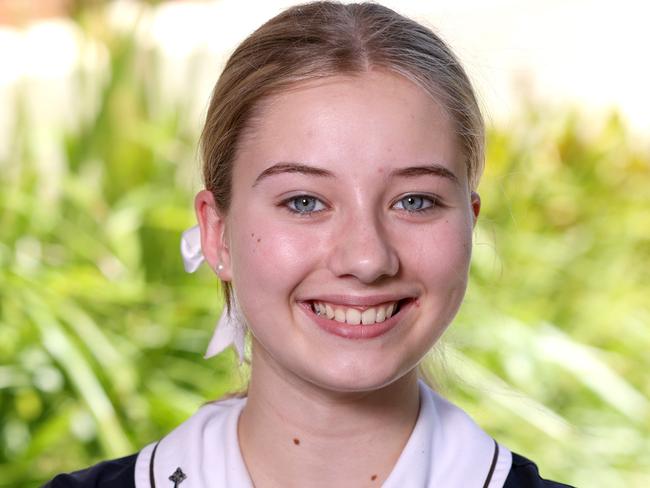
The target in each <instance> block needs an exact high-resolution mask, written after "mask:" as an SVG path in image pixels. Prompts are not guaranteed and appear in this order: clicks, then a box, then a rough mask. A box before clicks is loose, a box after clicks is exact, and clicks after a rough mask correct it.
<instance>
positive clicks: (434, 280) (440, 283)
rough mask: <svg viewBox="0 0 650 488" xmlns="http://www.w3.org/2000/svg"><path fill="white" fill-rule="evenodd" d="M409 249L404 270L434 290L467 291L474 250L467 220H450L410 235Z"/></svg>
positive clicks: (403, 256) (406, 244)
mask: <svg viewBox="0 0 650 488" xmlns="http://www.w3.org/2000/svg"><path fill="white" fill-rule="evenodd" d="M407 235H408V236H409V237H408V243H407V242H404V243H402V244H401V247H402V248H404V249H410V252H408V253H402V259H403V260H404V269H405V271H406V272H407V273H415V274H417V275H419V276H418V278H419V279H421V280H422V281H424V283H425V284H426V285H428V286H431V287H433V288H435V289H438V290H441V289H448V291H449V292H450V293H453V294H456V293H457V292H458V288H459V287H461V288H462V291H463V292H464V289H465V286H466V283H467V274H468V270H469V262H470V258H471V249H472V228H471V225H470V224H468V223H467V222H465V220H464V219H457V220H454V219H448V220H443V221H441V222H439V223H438V224H437V225H435V226H433V227H430V228H423V229H422V231H421V232H416V233H413V232H411V233H410V234H407Z"/></svg>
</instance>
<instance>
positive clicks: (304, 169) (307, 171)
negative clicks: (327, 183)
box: [253, 163, 334, 186]
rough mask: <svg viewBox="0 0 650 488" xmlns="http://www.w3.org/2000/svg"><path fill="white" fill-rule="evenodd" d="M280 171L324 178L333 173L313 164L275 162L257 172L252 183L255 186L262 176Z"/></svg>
mask: <svg viewBox="0 0 650 488" xmlns="http://www.w3.org/2000/svg"><path fill="white" fill-rule="evenodd" d="M281 173H300V174H303V175H311V176H319V177H326V178H333V177H334V173H332V172H331V171H328V170H326V169H323V168H316V167H314V166H309V165H307V164H302V163H277V164H274V165H273V166H270V167H268V168H266V169H265V170H264V171H262V172H261V173H260V174H259V176H258V177H257V178H255V182H254V183H253V186H257V184H258V183H259V182H260V181H262V180H263V179H264V178H268V177H269V176H272V175H277V174H281Z"/></svg>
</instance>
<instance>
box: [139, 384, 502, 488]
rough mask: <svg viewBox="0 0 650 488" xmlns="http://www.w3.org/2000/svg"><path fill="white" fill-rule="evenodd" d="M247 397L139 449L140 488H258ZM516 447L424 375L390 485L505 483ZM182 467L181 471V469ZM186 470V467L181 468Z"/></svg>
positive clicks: (204, 410) (454, 487)
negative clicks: (242, 427) (244, 450)
mask: <svg viewBox="0 0 650 488" xmlns="http://www.w3.org/2000/svg"><path fill="white" fill-rule="evenodd" d="M245 404H246V398H233V399H228V400H223V401H220V402H215V403H211V404H208V405H204V406H203V407H201V408H200V409H199V410H198V411H197V412H196V413H195V414H194V415H192V417H190V418H189V419H188V420H186V421H185V422H183V423H182V424H181V425H180V426H178V427H177V428H176V429H174V430H173V431H172V432H171V433H169V434H168V435H167V436H165V437H164V438H163V439H162V440H160V442H157V443H152V444H150V445H148V446H147V447H145V448H144V449H143V450H142V451H140V453H139V454H138V458H137V461H136V465H135V486H136V488H151V487H154V486H155V487H156V488H167V487H169V488H172V487H174V486H175V485H174V481H172V480H170V476H172V475H173V474H174V473H175V472H176V473H177V479H180V478H183V479H182V481H180V482H179V483H178V488H222V487H223V488H253V483H252V481H251V479H250V476H249V475H248V471H247V470H246V465H245V464H244V460H243V458H242V455H241V451H240V449H239V442H238V438H237V422H238V420H239V414H240V413H241V411H242V409H243V408H244V405H245ZM511 464H512V454H511V453H510V451H509V450H508V449H506V448H505V447H503V446H501V445H499V444H497V443H496V442H495V441H494V440H493V439H492V438H491V437H490V436H489V435H487V434H486V433H485V432H484V431H483V430H481V428H480V427H478V426H477V425H476V424H475V423H474V421H473V420H472V419H471V418H470V417H469V416H468V415H467V414H466V413H465V412H463V411H462V410H461V409H460V408H458V407H456V406H455V405H453V404H451V403H450V402H448V401H447V400H445V399H444V398H442V397H441V396H440V395H438V394H437V393H436V392H434V391H433V390H431V389H430V388H429V387H428V386H427V385H425V384H424V383H423V382H420V413H419V415H418V419H417V421H416V423H415V427H414V429H413V432H412V433H411V436H410V437H409V439H408V441H407V443H406V446H405V447H404V450H403V451H402V454H401V455H400V457H399V459H398V460H397V463H396V464H395V466H394V468H393V470H392V471H391V473H390V475H389V476H388V478H387V479H386V481H385V482H384V484H383V485H382V487H383V488H429V487H431V488H433V487H445V488H474V487H476V488H497V487H502V486H503V484H504V482H505V480H506V478H507V476H508V472H509V471H510V467H511ZM177 470H178V471H177ZM181 471H182V474H181Z"/></svg>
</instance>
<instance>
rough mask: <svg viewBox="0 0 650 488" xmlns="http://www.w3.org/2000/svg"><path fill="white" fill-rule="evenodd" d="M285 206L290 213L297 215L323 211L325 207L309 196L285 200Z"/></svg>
mask: <svg viewBox="0 0 650 488" xmlns="http://www.w3.org/2000/svg"><path fill="white" fill-rule="evenodd" d="M285 204H286V205H287V207H288V208H289V210H290V211H292V212H295V213H298V214H310V213H313V212H320V211H321V210H324V209H325V205H323V202H321V201H320V200H319V199H318V198H316V197H310V196H309V195H298V196H297V197H293V198H290V199H288V200H286V202H285Z"/></svg>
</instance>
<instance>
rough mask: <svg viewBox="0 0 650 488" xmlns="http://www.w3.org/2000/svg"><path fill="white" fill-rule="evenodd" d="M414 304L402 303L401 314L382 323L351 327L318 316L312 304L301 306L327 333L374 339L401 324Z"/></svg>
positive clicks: (352, 337) (347, 337) (302, 304)
mask: <svg viewBox="0 0 650 488" xmlns="http://www.w3.org/2000/svg"><path fill="white" fill-rule="evenodd" d="M412 304H413V300H410V301H408V302H406V303H402V305H401V306H400V310H399V312H398V313H397V314H395V315H393V316H392V317H391V318H389V319H386V320H384V321H383V322H380V323H375V324H368V325H364V324H359V325H350V324H347V323H345V322H337V321H336V320H330V319H328V318H327V317H323V316H322V315H316V314H315V313H314V311H313V310H312V308H311V304H310V303H306V302H303V303H301V304H300V305H301V307H302V309H303V310H304V311H305V313H306V314H307V315H308V316H309V318H310V319H311V320H313V321H314V322H315V323H316V325H318V326H319V327H320V328H321V329H323V330H324V331H325V332H329V333H330V334H333V335H336V336H339V337H343V338H345V339H373V338H375V337H379V336H382V335H384V334H386V333H387V332H389V331H390V330H392V329H393V328H394V327H395V326H396V325H397V324H399V322H400V320H401V319H402V317H403V316H404V314H405V313H406V312H407V310H408V309H409V308H410V307H411V305H412Z"/></svg>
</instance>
